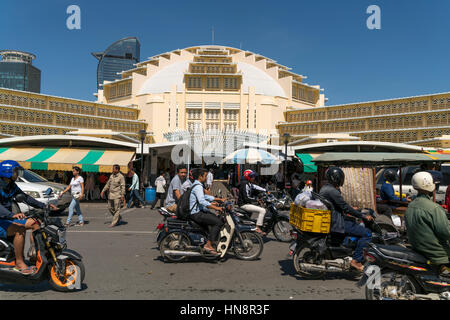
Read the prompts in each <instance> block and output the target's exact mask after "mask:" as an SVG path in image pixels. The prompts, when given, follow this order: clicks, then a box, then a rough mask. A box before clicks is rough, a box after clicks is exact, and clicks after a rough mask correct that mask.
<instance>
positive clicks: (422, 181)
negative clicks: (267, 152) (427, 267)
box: [405, 171, 450, 271]
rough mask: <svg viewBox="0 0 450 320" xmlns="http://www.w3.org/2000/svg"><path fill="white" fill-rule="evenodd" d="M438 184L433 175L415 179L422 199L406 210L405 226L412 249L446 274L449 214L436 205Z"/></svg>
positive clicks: (449, 225)
mask: <svg viewBox="0 0 450 320" xmlns="http://www.w3.org/2000/svg"><path fill="white" fill-rule="evenodd" d="M435 182H436V181H435V180H434V179H433V175H432V174H431V173H430V172H424V171H422V172H418V173H416V174H414V175H413V177H412V179H411V183H412V186H413V188H414V189H416V190H417V192H418V195H417V198H416V199H415V200H414V201H412V202H411V203H410V204H409V206H408V209H407V210H406V213H405V223H406V231H407V234H408V240H409V242H410V243H411V245H412V249H413V250H414V251H417V252H418V253H420V254H421V255H423V256H424V257H426V258H427V259H429V260H430V262H431V264H432V265H434V266H435V267H436V269H438V270H440V271H442V270H443V269H445V266H443V265H447V267H448V266H449V257H450V223H449V220H448V218H447V215H446V213H445V210H444V209H443V208H442V207H441V206H440V205H439V204H437V203H435V202H433V201H432V199H433V193H434V192H435V190H436V184H435Z"/></svg>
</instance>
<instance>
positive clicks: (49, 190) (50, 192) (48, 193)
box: [44, 188, 53, 196]
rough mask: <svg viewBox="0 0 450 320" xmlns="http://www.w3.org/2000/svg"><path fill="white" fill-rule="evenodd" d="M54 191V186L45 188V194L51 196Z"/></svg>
mask: <svg viewBox="0 0 450 320" xmlns="http://www.w3.org/2000/svg"><path fill="white" fill-rule="evenodd" d="M52 193H53V190H52V188H48V189H47V190H45V192H44V195H46V196H49V195H51V194H52Z"/></svg>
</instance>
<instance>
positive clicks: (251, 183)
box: [238, 170, 267, 235]
mask: <svg viewBox="0 0 450 320" xmlns="http://www.w3.org/2000/svg"><path fill="white" fill-rule="evenodd" d="M256 177H257V174H256V172H254V171H252V170H246V171H244V180H242V181H241V183H240V184H239V198H238V205H239V207H240V208H241V209H243V210H245V211H247V212H250V213H257V214H258V219H257V220H256V232H258V233H260V234H261V235H266V234H265V232H263V231H262V230H261V229H260V227H262V225H263V223H264V216H265V215H266V212H267V211H266V209H264V208H262V207H258V206H256V205H255V203H258V200H257V199H255V198H254V197H253V193H254V192H255V191H259V192H266V189H264V188H261V187H260V186H258V185H256V184H255V179H256Z"/></svg>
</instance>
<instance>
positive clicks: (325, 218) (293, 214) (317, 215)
mask: <svg viewBox="0 0 450 320" xmlns="http://www.w3.org/2000/svg"><path fill="white" fill-rule="evenodd" d="M289 223H290V224H291V225H293V226H294V227H296V228H297V229H299V230H300V231H305V232H315V233H330V227H331V211H330V210H319V209H307V208H303V207H300V206H296V205H295V204H294V203H292V204H291V211H290V213H289Z"/></svg>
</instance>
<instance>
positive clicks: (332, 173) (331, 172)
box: [325, 167, 345, 187]
mask: <svg viewBox="0 0 450 320" xmlns="http://www.w3.org/2000/svg"><path fill="white" fill-rule="evenodd" d="M325 176H326V179H327V181H328V182H329V183H331V184H332V185H333V186H335V187H342V186H343V185H344V180H345V174H344V171H342V169H341V168H338V167H330V168H328V170H327V173H326V175H325Z"/></svg>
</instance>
